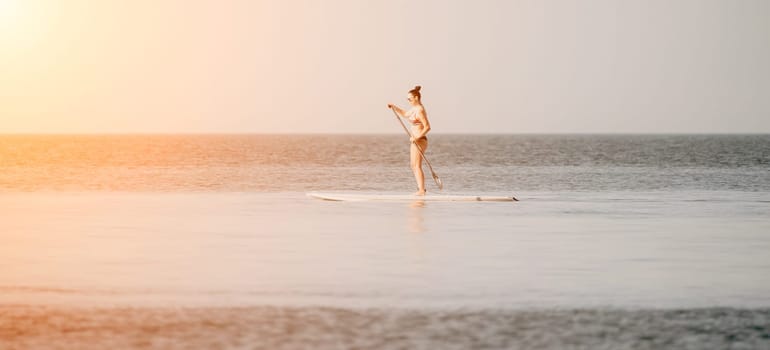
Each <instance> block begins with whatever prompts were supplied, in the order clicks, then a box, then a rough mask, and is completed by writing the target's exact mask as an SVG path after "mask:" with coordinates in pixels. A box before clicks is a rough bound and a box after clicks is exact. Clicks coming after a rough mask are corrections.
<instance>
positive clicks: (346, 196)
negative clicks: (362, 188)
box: [307, 192, 518, 202]
mask: <svg viewBox="0 0 770 350" xmlns="http://www.w3.org/2000/svg"><path fill="white" fill-rule="evenodd" d="M307 196H308V197H310V198H316V199H322V200H327V201H357V202H362V201H391V202H400V201H433V202H515V201H518V199H516V198H515V197H513V196H510V197H506V196H470V195H441V194H429V195H424V196H415V195H411V194H378V193H321V192H308V193H307Z"/></svg>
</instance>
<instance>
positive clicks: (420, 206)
mask: <svg viewBox="0 0 770 350" xmlns="http://www.w3.org/2000/svg"><path fill="white" fill-rule="evenodd" d="M424 208H425V201H424V200H416V201H413V202H411V203H409V226H408V227H407V229H408V231H409V232H411V233H423V232H425V218H424V217H423V210H424Z"/></svg>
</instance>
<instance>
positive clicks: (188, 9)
mask: <svg viewBox="0 0 770 350" xmlns="http://www.w3.org/2000/svg"><path fill="white" fill-rule="evenodd" d="M418 84H419V85H421V86H422V87H423V89H422V93H423V103H424V104H425V107H426V110H427V112H428V117H429V119H430V121H431V126H432V131H431V132H435V133H769V132H770V1H766V0H741V1H735V0H724V1H714V0H677V1H670V0H663V1H661V0H639V1H630V0H582V1H578V0H571V1H568V0H564V1H557V0H537V1H516V0H500V1H496V0H479V1H446V0H410V1H402V0H367V1H361V0H306V1H300V0H249V1H246V0H244V1H219V0H210V1H207V0H198V1H196V0H125V1H122V0H112V1H110V0H104V1H92V0H58V1H57V0H0V133H400V132H402V129H401V126H400V125H398V123H397V122H396V121H395V120H394V119H395V118H394V117H393V114H392V113H391V112H390V111H389V110H388V109H387V108H386V106H387V104H388V103H389V102H393V103H396V104H399V105H401V106H402V107H404V106H405V105H406V94H407V91H409V90H410V89H411V88H412V87H413V86H414V85H418Z"/></svg>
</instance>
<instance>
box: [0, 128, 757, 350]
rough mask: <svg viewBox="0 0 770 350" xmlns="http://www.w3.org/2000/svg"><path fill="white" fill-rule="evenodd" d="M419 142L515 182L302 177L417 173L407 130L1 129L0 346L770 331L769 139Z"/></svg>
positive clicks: (453, 176)
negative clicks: (356, 197)
mask: <svg viewBox="0 0 770 350" xmlns="http://www.w3.org/2000/svg"><path fill="white" fill-rule="evenodd" d="M429 142H430V143H429V147H428V149H427V152H426V156H427V158H428V159H429V160H430V162H431V164H432V166H433V170H434V171H435V174H436V175H437V176H438V177H439V178H440V179H441V180H442V182H443V184H444V188H443V190H441V191H440V190H439V189H438V188H437V187H436V186H435V184H434V182H433V180H432V178H431V172H430V171H429V169H428V168H427V166H426V167H425V173H426V186H427V190H428V193H429V194H471V195H505V196H515V197H516V198H517V199H519V201H518V202H425V201H419V200H415V201H406V202H334V201H322V200H318V199H313V198H309V197H307V196H306V193H307V192H314V191H320V192H339V193H372V194H375V193H384V194H406V193H412V192H414V191H416V184H415V180H414V177H413V175H412V172H411V169H410V168H409V142H408V140H406V139H405V138H404V137H403V136H402V135H269V134H242V135H241V134H212V135H205V134H201V135H187V134H180V135H177V134H168V135H164V134H126V135H119V134H110V135H16V134H14V135H11V134H6V135H0V347H2V344H3V343H2V342H3V339H4V336H5V340H6V341H8V343H7V344H10V345H9V346H10V347H11V348H14V347H18V348H38V347H39V348H45V347H46V345H50V344H51V342H52V341H53V340H54V339H58V338H56V337H60V336H65V338H64V339H65V341H64V342H63V343H57V344H60V345H61V346H62V347H63V348H72V347H78V348H88V346H94V347H95V348H98V347H101V346H100V345H105V346H106V345H107V344H114V342H115V341H118V343H117V344H118V347H121V346H120V345H121V344H123V343H120V342H119V339H124V340H125V342H126V343H125V344H128V346H127V347H133V346H131V345H132V344H133V345H137V344H139V345H142V346H138V347H143V346H145V347H146V348H175V347H176V346H178V348H190V347H199V348H203V347H205V348H211V347H220V346H217V345H216V344H220V345H221V347H223V348H241V347H243V348H259V345H260V344H261V345H264V348H308V347H312V348H317V347H320V348H388V349H389V348H445V349H451V348H466V349H467V348H532V349H536V348H544V349H545V348H553V349H556V348H586V349H588V348H591V349H597V348H607V349H621V348H622V349H660V348H678V349H684V348H692V349H723V348H747V349H755V348H756V349H770V135H766V134H746V135H691V134H686V135H669V134H665V135H647V134H644V135H638V134H628V135H624V134H598V135H589V134H575V135H571V134H566V135H561V134H560V135H531V134H514V135H497V134H490V135H476V134H473V135H470V134H469V135H461V134H436V135H434V134H431V136H430V141H429ZM62 310H64V311H62ZM93 310H102V311H103V312H95V311H93ZM169 310H171V311H169ZM174 310H175V311H174ZM52 313H53V314H52ZM111 313H112V314H111ZM3 314H5V315H6V316H2V315H3ZM9 315H10V316H9ZM41 315H42V316H41ZM52 315H53V316H52ZM104 315H112V316H109V317H107V316H104ZM158 315H160V316H158ZM56 317H60V318H61V319H58V321H50V320H57V318H56ZM123 319H131V320H134V322H135V323H136V324H133V326H132V325H131V324H129V325H126V323H121V322H122V321H118V320H123ZM41 320H43V321H42V322H43V324H46V325H47V326H31V324H33V323H34V322H38V323H39V322H40V321H41ZM89 320H90V321H89ZM164 320H165V321H164ZM180 320H181V321H180ZM191 320H194V321H195V322H193V321H191ZM225 320H229V321H225ZM233 320H235V321H233ZM319 320H321V321H319ZM3 321H5V322H3ZM11 321H13V322H11ZM22 321H23V322H27V323H26V324H29V325H30V326H29V327H22V326H19V324H21V323H19V322H22ZM33 321H34V322H33ZM182 321H184V322H187V323H184V322H182ZM46 322H47V323H46ZM89 322H90V323H89ZM110 322H112V323H115V324H114V325H113V327H111V328H109V329H106V328H105V327H104V326H103V325H104V324H105V323H107V324H109V323H110ZM147 322H149V323H150V324H152V322H156V323H155V324H154V326H153V327H155V328H152V330H150V331H148V330H147V329H146V324H147ZM164 322H166V323H164ZM180 322H182V323H183V324H185V325H187V327H188V328H184V327H183V330H184V331H180V330H179V329H180V328H179V327H181V326H179V324H180ZM217 322H220V323H217ZM228 322H229V323H228ZM270 322H273V323H271V324H280V327H279V326H276V327H278V328H277V329H278V330H277V331H276V330H275V329H272V330H271V329H267V330H266V329H263V328H264V327H262V326H259V327H258V325H263V324H264V323H270ZM276 322H277V323H276ZM319 322H321V323H322V324H324V325H325V327H326V328H324V327H320V328H319V326H318V324H319ZM38 323H35V324H38ZM72 324H80V325H84V326H83V327H86V328H87V327H88V325H92V328H87V329H86V331H88V332H90V333H84V334H88V336H87V337H85V338H82V337H81V338H77V337H69V338H67V337H66V336H67V335H68V334H69V335H71V334H72V333H71V332H73V328H72V327H71V326H72ZM287 324H288V325H289V326H286V325H287ZM100 325H101V326H100ZM222 325H224V326H222ZM228 325H229V326H228ZM335 325H336V326H335ZM40 327H43V328H40ZM46 327H48V328H46ZM67 327H70V328H67ZM94 327H95V328H94ZM99 327H101V328H99ZM131 327H134V328H131ZM228 327H230V328H228ZM287 327H288V328H287ZM74 329H75V332H76V331H77V329H78V328H77V327H75V328H74ZM94 329H96V331H95V330H94ZM125 329H132V330H133V331H125ZM159 330H160V331H159ZM164 330H165V331H164ZM67 332H70V333H67ZM180 332H181V333H180ZM185 332H187V333H185ZM260 332H261V333H260ZM46 334H47V335H46ZM180 334H181V335H182V336H180ZM200 334H208V335H209V336H207V337H190V335H200ZM223 334H224V336H223ZM136 337H140V338H142V339H145V340H146V339H150V340H149V343H136V339H137V338H136ZM66 339H69V340H66ZM84 339H85V340H84ZM116 339H118V340H116ZM153 339H154V340H153ZM212 339H213V340H212ZM211 341H216V342H219V343H211ZM62 344H63V345H62ZM125 344H124V345H125Z"/></svg>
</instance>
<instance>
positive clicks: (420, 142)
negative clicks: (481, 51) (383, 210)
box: [388, 85, 430, 196]
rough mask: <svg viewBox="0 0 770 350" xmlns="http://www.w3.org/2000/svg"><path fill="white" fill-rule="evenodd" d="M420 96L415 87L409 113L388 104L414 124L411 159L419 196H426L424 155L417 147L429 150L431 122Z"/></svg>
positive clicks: (410, 97) (400, 115)
mask: <svg viewBox="0 0 770 350" xmlns="http://www.w3.org/2000/svg"><path fill="white" fill-rule="evenodd" d="M421 97H422V96H421V95H420V86H419V85H418V86H415V87H414V89H412V90H409V94H408V95H407V97H406V100H407V101H409V104H410V105H412V108H411V109H409V110H408V111H404V110H403V109H401V108H399V107H398V106H396V105H394V104H392V103H388V108H392V109H393V110H394V111H395V112H396V114H398V116H399V117H401V118H406V119H407V120H408V121H409V123H411V124H412V137H411V139H410V140H409V141H410V142H411V144H412V146H411V147H410V152H409V159H410V163H411V166H412V172H413V173H414V178H415V180H417V192H415V193H414V194H415V195H417V196H424V195H425V173H424V172H423V171H422V155H420V151H419V150H418V149H417V147H420V149H421V150H422V151H423V152H425V151H426V150H427V149H428V137H427V136H426V135H428V131H430V122H428V114H427V113H426V112H425V106H423V105H422V101H421Z"/></svg>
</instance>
